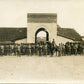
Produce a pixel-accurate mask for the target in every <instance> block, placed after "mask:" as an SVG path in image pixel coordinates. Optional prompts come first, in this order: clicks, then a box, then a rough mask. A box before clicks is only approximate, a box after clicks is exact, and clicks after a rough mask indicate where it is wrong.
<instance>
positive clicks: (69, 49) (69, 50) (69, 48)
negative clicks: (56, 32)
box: [68, 43, 71, 55]
mask: <svg viewBox="0 0 84 84" xmlns="http://www.w3.org/2000/svg"><path fill="white" fill-rule="evenodd" d="M68 55H71V45H70V43H69V44H68Z"/></svg>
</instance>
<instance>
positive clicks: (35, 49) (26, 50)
mask: <svg viewBox="0 0 84 84" xmlns="http://www.w3.org/2000/svg"><path fill="white" fill-rule="evenodd" d="M78 54H80V55H83V54H84V46H83V45H82V44H80V43H70V42H67V43H66V44H63V43H59V45H58V46H57V45H56V44H55V41H54V39H53V41H52V42H49V41H48V42H46V43H44V42H43V43H35V44H7V45H6V44H5V45H0V55H1V56H3V55H8V56H11V55H14V56H22V55H28V56H29V55H30V56H32V55H39V56H47V55H50V56H53V55H55V56H68V55H69V56H71V55H78Z"/></svg>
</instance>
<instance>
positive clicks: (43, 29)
mask: <svg viewBox="0 0 84 84" xmlns="http://www.w3.org/2000/svg"><path fill="white" fill-rule="evenodd" d="M40 31H44V32H46V41H49V33H48V31H47V30H46V29H45V28H39V29H38V30H37V31H36V33H35V43H36V42H37V34H38V33H39V32H40Z"/></svg>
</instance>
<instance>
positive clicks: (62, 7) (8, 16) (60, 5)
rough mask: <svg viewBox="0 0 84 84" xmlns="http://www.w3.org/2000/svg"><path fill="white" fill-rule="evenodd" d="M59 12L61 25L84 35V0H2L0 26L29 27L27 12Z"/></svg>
mask: <svg viewBox="0 0 84 84" xmlns="http://www.w3.org/2000/svg"><path fill="white" fill-rule="evenodd" d="M31 12H32V13H57V23H58V24H59V25H60V26H61V27H65V28H74V29H75V30H76V31H77V32H78V33H79V34H81V35H83V36H84V0H0V27H27V13H31Z"/></svg>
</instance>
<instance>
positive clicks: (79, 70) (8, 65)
mask: <svg viewBox="0 0 84 84" xmlns="http://www.w3.org/2000/svg"><path fill="white" fill-rule="evenodd" d="M83 80H84V56H62V57H55V56H54V57H50V56H45V57H44V56H41V57H39V56H21V57H17V56H1V57H0V82H17V83H18V82H63V81H64V82H67V81H70V82H72V83H73V81H76V82H77V81H78V82H79V81H83Z"/></svg>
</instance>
